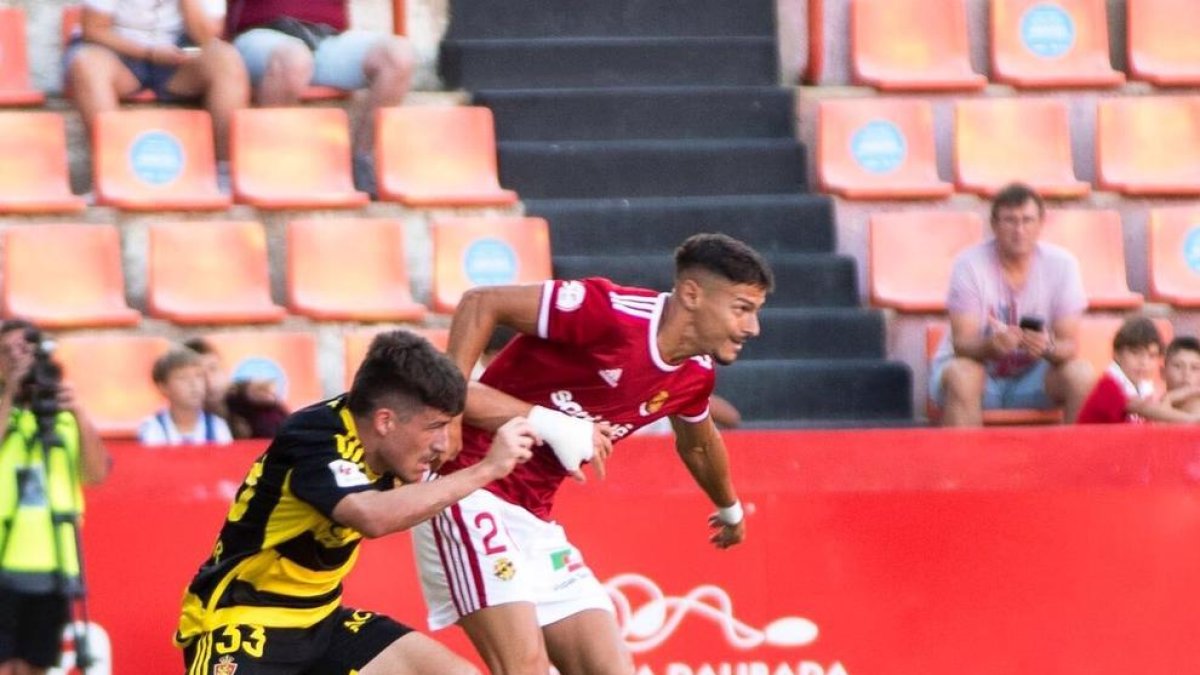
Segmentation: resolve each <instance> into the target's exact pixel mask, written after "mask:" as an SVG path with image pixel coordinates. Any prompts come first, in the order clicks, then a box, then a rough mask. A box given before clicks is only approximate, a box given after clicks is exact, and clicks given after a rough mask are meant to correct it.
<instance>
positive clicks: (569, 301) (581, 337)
mask: <svg viewBox="0 0 1200 675" xmlns="http://www.w3.org/2000/svg"><path fill="white" fill-rule="evenodd" d="M612 288H613V286H612V283H611V282H609V281H608V280H606V279H599V278H591V279H582V280H578V281H574V280H573V281H559V280H551V281H547V282H546V283H545V284H544V285H543V286H542V299H541V303H540V304H539V306H538V325H537V334H538V337H540V338H542V339H544V340H550V341H551V342H564V343H567V344H573V345H589V344H595V343H596V342H598V341H599V340H600V339H602V338H603V337H604V335H605V334H606V333H607V332H608V330H609V329H610V328H611V327H612V326H613V325H614V322H613V321H611V318H612V314H613V306H612V299H611V297H610V292H611V291H612Z"/></svg>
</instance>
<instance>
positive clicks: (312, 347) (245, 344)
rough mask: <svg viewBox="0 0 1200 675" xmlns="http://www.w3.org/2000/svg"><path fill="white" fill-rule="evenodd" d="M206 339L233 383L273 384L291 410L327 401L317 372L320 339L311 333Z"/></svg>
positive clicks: (213, 335)
mask: <svg viewBox="0 0 1200 675" xmlns="http://www.w3.org/2000/svg"><path fill="white" fill-rule="evenodd" d="M204 338H205V339H206V340H208V341H209V343H210V344H212V346H213V349H215V350H216V352H217V354H219V355H220V357H221V363H222V365H224V366H225V370H226V371H227V372H228V373H229V374H230V377H232V378H233V379H234V380H238V379H271V380H274V381H275V383H276V387H277V392H278V393H279V396H280V398H281V399H283V402H284V405H285V406H286V407H287V408H288V410H298V409H300V408H303V407H304V406H306V405H310V404H312V403H316V402H317V401H320V400H321V399H322V398H324V395H323V393H322V389H321V379H320V376H319V374H318V372H317V338H316V336H315V335H313V334H312V333H289V332H274V331H237V332H233V331H230V332H222V333H211V334H209V335H205V336H204Z"/></svg>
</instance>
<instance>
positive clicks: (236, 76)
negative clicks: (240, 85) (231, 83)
mask: <svg viewBox="0 0 1200 675" xmlns="http://www.w3.org/2000/svg"><path fill="white" fill-rule="evenodd" d="M202 57H203V58H204V61H205V65H206V67H207V69H208V71H209V73H210V74H211V75H212V76H213V79H214V81H228V80H241V81H244V80H245V79H246V64H245V63H244V62H243V61H242V55H241V54H239V53H238V50H237V49H235V48H234V46H233V45H231V44H229V43H228V42H225V41H223V40H211V41H209V42H208V44H206V45H204V51H203V54H202Z"/></svg>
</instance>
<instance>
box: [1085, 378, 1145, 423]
mask: <svg viewBox="0 0 1200 675" xmlns="http://www.w3.org/2000/svg"><path fill="white" fill-rule="evenodd" d="M1151 393H1152V388H1151V386H1150V385H1144V386H1142V387H1139V386H1138V385H1136V384H1134V383H1133V382H1132V381H1130V379H1129V377H1128V376H1126V375H1125V373H1124V372H1123V371H1122V370H1121V369H1120V367H1119V366H1117V364H1115V363H1114V364H1112V365H1110V366H1109V367H1108V370H1106V371H1105V372H1104V374H1103V375H1101V376H1100V380H1099V381H1098V382H1096V386H1095V387H1094V388H1093V389H1092V393H1090V394H1088V397H1087V400H1086V401H1084V403H1083V408H1081V409H1080V410H1079V418H1078V419H1077V420H1076V423H1077V424H1122V423H1133V424H1138V423H1142V422H1145V421H1146V420H1145V419H1143V418H1142V416H1141V415H1138V414H1136V413H1131V412H1129V402H1130V401H1131V400H1133V399H1136V398H1143V397H1145V396H1148V395H1150V394H1151Z"/></svg>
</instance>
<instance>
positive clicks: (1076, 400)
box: [1046, 359, 1096, 424]
mask: <svg viewBox="0 0 1200 675" xmlns="http://www.w3.org/2000/svg"><path fill="white" fill-rule="evenodd" d="M1095 384H1096V372H1095V371H1094V370H1093V369H1092V364H1090V363H1088V362H1087V361H1084V360H1083V359H1072V360H1070V361H1067V362H1066V363H1060V364H1058V365H1057V366H1055V367H1053V368H1051V369H1050V371H1049V372H1047V373H1046V396H1047V398H1049V399H1050V400H1051V401H1054V402H1055V403H1057V404H1058V405H1061V406H1062V407H1063V421H1064V422H1066V423H1067V424H1074V422H1075V420H1076V419H1078V418H1079V410H1080V409H1081V408H1083V403H1084V401H1086V400H1087V397H1088V394H1090V393H1091V391H1092V387H1093V386H1095Z"/></svg>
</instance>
